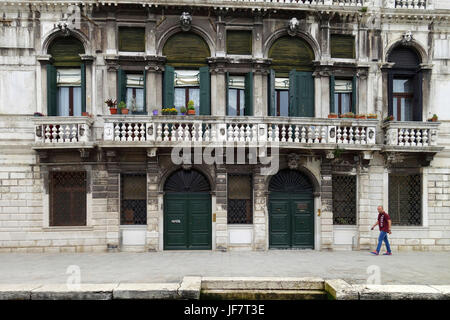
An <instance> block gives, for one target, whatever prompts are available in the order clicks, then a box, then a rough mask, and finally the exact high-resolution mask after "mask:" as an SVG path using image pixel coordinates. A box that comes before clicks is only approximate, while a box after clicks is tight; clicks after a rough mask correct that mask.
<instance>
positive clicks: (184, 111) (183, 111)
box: [180, 107, 187, 116]
mask: <svg viewBox="0 0 450 320" xmlns="http://www.w3.org/2000/svg"><path fill="white" fill-rule="evenodd" d="M186 111H187V110H186V108H185V107H181V108H180V113H181V114H182V115H183V116H184V115H185V114H186Z"/></svg>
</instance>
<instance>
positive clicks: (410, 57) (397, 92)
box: [388, 46, 422, 121]
mask: <svg viewBox="0 0 450 320" xmlns="http://www.w3.org/2000/svg"><path fill="white" fill-rule="evenodd" d="M388 61H389V62H393V63H394V65H393V67H392V69H390V70H389V72H388V107H389V110H388V112H389V115H392V116H394V119H395V120H397V121H422V72H421V71H420V63H421V59H420V57H419V55H418V54H417V52H416V51H415V50H414V49H413V48H411V47H405V46H397V47H396V48H394V49H393V50H392V52H391V53H390V54H389V56H388Z"/></svg>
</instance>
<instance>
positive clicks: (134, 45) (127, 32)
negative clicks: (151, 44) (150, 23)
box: [119, 27, 145, 52]
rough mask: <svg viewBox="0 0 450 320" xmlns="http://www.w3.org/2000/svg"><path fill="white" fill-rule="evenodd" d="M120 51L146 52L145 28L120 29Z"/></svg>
mask: <svg viewBox="0 0 450 320" xmlns="http://www.w3.org/2000/svg"><path fill="white" fill-rule="evenodd" d="M119 51H128V52H144V51H145V28H139V27H138V28H135V27H119Z"/></svg>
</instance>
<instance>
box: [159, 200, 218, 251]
mask: <svg viewBox="0 0 450 320" xmlns="http://www.w3.org/2000/svg"><path fill="white" fill-rule="evenodd" d="M211 225H212V221H211V196H210V195H209V194H207V193H168V194H166V195H165V196H164V250H211V247H212V246H211Z"/></svg>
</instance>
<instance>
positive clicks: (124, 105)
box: [117, 101, 129, 114]
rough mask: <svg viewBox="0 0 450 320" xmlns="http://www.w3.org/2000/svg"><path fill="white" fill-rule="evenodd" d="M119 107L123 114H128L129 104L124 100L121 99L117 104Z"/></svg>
mask: <svg viewBox="0 0 450 320" xmlns="http://www.w3.org/2000/svg"><path fill="white" fill-rule="evenodd" d="M117 108H119V109H120V113H121V114H128V111H129V110H128V109H127V105H126V103H125V102H124V101H120V102H119V105H118V106H117Z"/></svg>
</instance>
